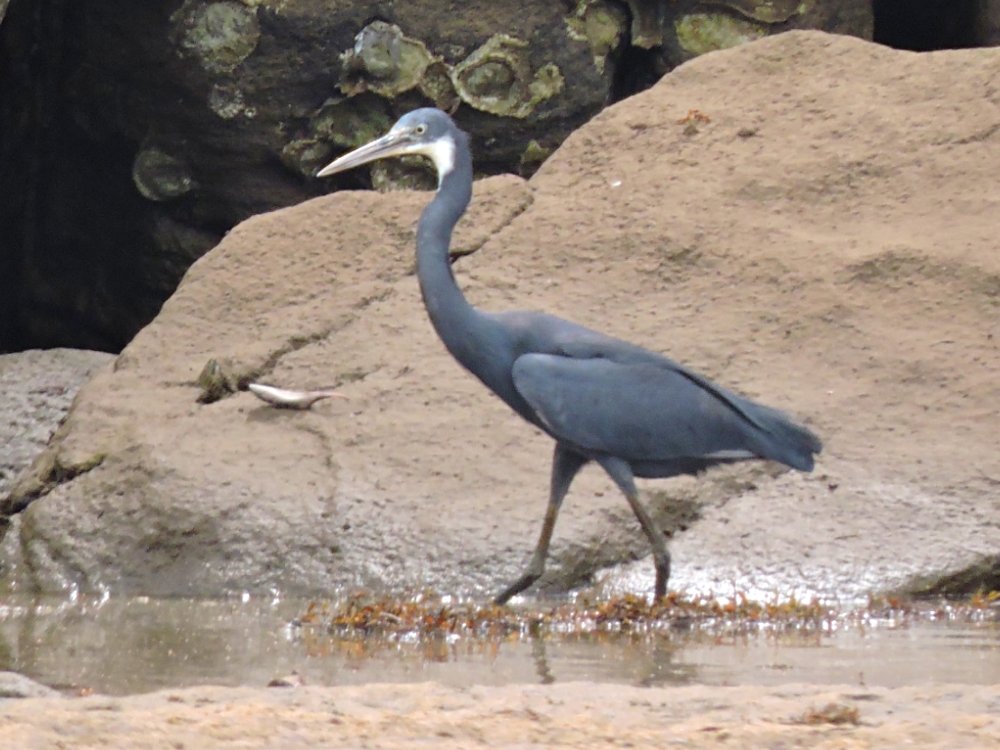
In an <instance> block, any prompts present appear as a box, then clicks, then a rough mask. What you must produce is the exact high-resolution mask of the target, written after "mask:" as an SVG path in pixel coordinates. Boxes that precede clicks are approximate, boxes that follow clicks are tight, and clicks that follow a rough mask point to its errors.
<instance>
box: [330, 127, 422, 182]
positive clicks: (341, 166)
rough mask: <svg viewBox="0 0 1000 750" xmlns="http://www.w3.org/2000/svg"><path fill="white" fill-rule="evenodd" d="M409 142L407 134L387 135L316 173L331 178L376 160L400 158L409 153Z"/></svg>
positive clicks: (390, 133) (345, 155)
mask: <svg viewBox="0 0 1000 750" xmlns="http://www.w3.org/2000/svg"><path fill="white" fill-rule="evenodd" d="M407 146H409V141H408V139H407V137H406V134H405V133H392V132H389V133H386V134H385V135H383V136H382V137H381V138H378V139H377V140H374V141H372V142H371V143H366V144H365V145H364V146H361V147H360V148H356V149H354V150H353V151H351V152H350V153H347V154H344V155H343V156H341V157H340V158H339V159H336V160H335V161H332V162H330V163H329V164H327V165H326V166H325V167H323V168H322V169H321V170H319V172H317V173H316V176H317V177H329V176H330V175H332V174H336V173H337V172H343V171H344V170H345V169H352V168H354V167H359V166H361V165H362V164H367V163H368V162H370V161H375V160H376V159H385V158H386V157H389V156H399V155H400V154H405V153H407Z"/></svg>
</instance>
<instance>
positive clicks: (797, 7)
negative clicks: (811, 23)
mask: <svg viewBox="0 0 1000 750" xmlns="http://www.w3.org/2000/svg"><path fill="white" fill-rule="evenodd" d="M723 5H725V6H726V7H727V8H730V9H732V10H735V11H736V12H737V13H739V14H740V15H742V16H744V17H746V18H750V19H753V20H754V21H760V22H761V23H766V24H778V23H785V21H788V20H790V19H791V18H792V16H797V15H801V14H803V13H805V12H806V10H808V4H807V3H805V2H800V1H799V0H767V2H754V0H725V2H724V3H723Z"/></svg>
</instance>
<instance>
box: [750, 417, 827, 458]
mask: <svg viewBox="0 0 1000 750" xmlns="http://www.w3.org/2000/svg"><path fill="white" fill-rule="evenodd" d="M747 412H748V414H749V416H750V417H751V418H752V419H753V421H754V422H755V423H756V425H757V427H758V428H759V429H760V437H761V442H762V443H763V444H762V446H761V449H762V450H761V451H760V455H761V456H762V457H763V458H769V459H771V460H772V461H780V462H781V463H783V464H785V465H786V466H791V467H792V468H793V469H798V470H799V471H812V469H813V464H814V456H815V454H817V453H819V452H821V451H822V450H823V443H822V441H821V440H820V439H819V438H818V437H817V436H816V435H815V434H814V433H813V432H812V431H811V430H809V429H807V428H806V427H803V426H802V425H800V424H796V423H795V422H793V421H792V420H791V418H790V417H789V416H788V415H787V414H784V413H783V412H780V411H778V410H777V409H772V408H771V407H769V406H764V405H762V404H752V406H751V408H750V409H748V410H747Z"/></svg>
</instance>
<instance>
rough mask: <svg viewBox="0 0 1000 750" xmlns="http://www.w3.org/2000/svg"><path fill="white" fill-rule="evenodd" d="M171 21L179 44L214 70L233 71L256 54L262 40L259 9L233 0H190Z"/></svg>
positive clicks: (206, 68)
mask: <svg viewBox="0 0 1000 750" xmlns="http://www.w3.org/2000/svg"><path fill="white" fill-rule="evenodd" d="M171 21H172V22H173V23H174V24H175V29H176V32H178V36H179V45H180V47H181V48H182V49H183V50H184V51H185V52H186V53H188V54H191V55H193V56H194V57H196V58H197V59H198V61H199V62H200V63H201V65H202V67H204V68H205V70H207V71H209V72H211V73H228V72H230V71H232V70H233V69H234V68H236V66H237V65H239V64H240V63H241V62H243V61H244V60H246V59H247V58H248V57H250V55H252V54H253V52H254V50H255V49H257V43H258V42H259V41H260V24H259V23H258V22H257V12H256V9H255V8H248V7H247V6H246V5H245V4H243V3H238V2H233V1H232V0H222V1H221V2H213V3H201V2H197V1H195V0H187V2H185V3H184V4H183V5H182V6H181V7H180V8H179V9H178V10H177V11H176V12H175V13H174V14H173V15H172V16H171Z"/></svg>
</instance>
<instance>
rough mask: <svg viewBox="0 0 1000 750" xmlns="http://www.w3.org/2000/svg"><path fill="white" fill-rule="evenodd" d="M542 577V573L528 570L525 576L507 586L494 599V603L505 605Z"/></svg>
mask: <svg viewBox="0 0 1000 750" xmlns="http://www.w3.org/2000/svg"><path fill="white" fill-rule="evenodd" d="M541 577H542V574H541V573H533V572H531V571H528V572H527V573H525V574H524V575H523V576H521V577H520V578H518V579H517V580H516V581H514V583H512V584H511V585H510V586H508V587H507V588H505V589H504V590H503V591H502V592H501V593H500V594H498V595H497V597H496V598H495V599H494V600H493V603H494V604H497V605H499V606H503V605H504V604H506V603H507V602H508V601H510V600H511V599H512V598H513V597H515V596H517V595H518V594H520V593H521V592H522V591H524V590H525V589H527V588H530V587H531V585H532V584H533V583H534V582H535V581H537V580H538V579H539V578H541Z"/></svg>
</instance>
